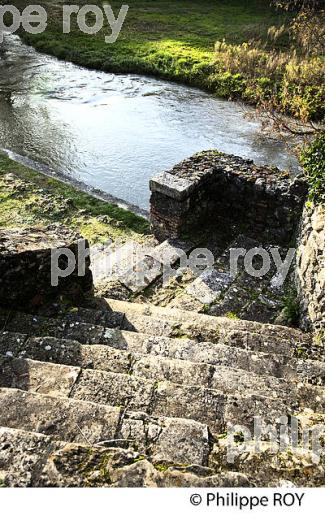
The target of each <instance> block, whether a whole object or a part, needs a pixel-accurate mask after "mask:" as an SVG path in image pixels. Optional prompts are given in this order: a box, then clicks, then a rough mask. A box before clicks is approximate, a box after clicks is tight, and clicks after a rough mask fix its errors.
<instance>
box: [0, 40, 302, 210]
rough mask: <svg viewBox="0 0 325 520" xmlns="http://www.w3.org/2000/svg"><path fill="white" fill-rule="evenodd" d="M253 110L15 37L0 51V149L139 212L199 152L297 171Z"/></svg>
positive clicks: (283, 149)
mask: <svg viewBox="0 0 325 520" xmlns="http://www.w3.org/2000/svg"><path fill="white" fill-rule="evenodd" d="M252 113H253V110H252V109H248V108H245V109H244V108H243V107H242V106H240V105H239V104H238V103H234V102H228V101H224V100H221V99H218V98H215V97H213V96H212V95H211V94H207V93H204V92H202V91H200V90H197V89H194V88H190V87H186V86H182V85H178V84H174V83H171V82H167V81H163V80H160V79H153V78H149V77H144V76H138V75H135V74H120V75H116V74H109V73H104V72H96V71H92V70H87V69H84V68H81V67H77V66H75V65H72V64H70V63H65V62H63V61H58V60H56V59H55V58H52V57H49V56H45V55H42V54H39V53H37V52H36V51H35V50H33V49H32V48H30V47H27V46H26V45H24V44H22V43H21V41H20V39H19V38H18V37H17V36H12V35H7V36H6V37H5V41H4V43H3V44H1V45H0V148H2V149H6V150H9V151H10V152H11V156H12V157H15V158H18V159H19V160H21V161H23V162H26V163H27V164H31V165H32V166H34V167H36V168H39V169H41V170H43V171H45V172H47V173H50V174H53V175H62V176H64V177H65V178H68V180H70V181H71V182H76V181H79V182H81V183H83V185H87V186H89V187H91V188H96V189H97V190H102V191H103V192H105V193H107V194H110V195H112V196H114V197H116V198H118V199H122V200H125V201H127V202H128V203H131V204H134V205H136V206H139V207H140V208H144V209H147V208H148V205H149V179H150V178H151V177H152V176H154V175H155V174H156V173H158V172H160V171H162V170H164V169H167V168H170V167H171V166H173V165H174V164H175V163H177V162H179V161H181V160H182V159H184V158H186V157H188V156H189V155H191V154H193V153H194V152H198V151H202V150H204V149H209V148H217V149H219V150H221V151H223V152H226V153H233V154H236V155H240V156H243V157H247V158H250V159H253V160H254V161H255V162H256V163H258V164H269V165H275V166H278V167H280V168H282V169H286V170H290V171H292V172H293V173H294V172H296V171H297V170H298V163H297V160H296V158H295V157H294V155H293V153H291V152H290V151H288V149H287V147H286V146H285V145H284V144H283V142H281V141H279V140H277V139H271V138H270V137H266V136H265V135H264V134H263V133H262V130H261V123H260V122H258V121H256V120H252V118H250V117H247V115H249V114H252Z"/></svg>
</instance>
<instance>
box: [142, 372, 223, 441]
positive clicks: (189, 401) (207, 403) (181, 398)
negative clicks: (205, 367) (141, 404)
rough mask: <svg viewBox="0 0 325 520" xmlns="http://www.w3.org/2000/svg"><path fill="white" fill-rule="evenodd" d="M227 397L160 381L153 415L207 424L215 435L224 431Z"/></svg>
mask: <svg viewBox="0 0 325 520" xmlns="http://www.w3.org/2000/svg"><path fill="white" fill-rule="evenodd" d="M225 401H226V397H225V396H224V395H223V394H222V393H218V392H216V391H214V390H210V389H208V388H201V387H195V386H191V387H181V386H179V385H176V384H173V383H168V382H167V381H160V382H158V383H157V388H156V391H155V396H154V402H153V406H152V414H156V415H163V414H164V415H166V416H169V417H185V418H186V419H193V420H195V421H199V422H203V423H205V424H207V425H208V426H209V428H210V430H211V431H212V432H214V433H220V431H223V424H224V422H223V421H224V407H225Z"/></svg>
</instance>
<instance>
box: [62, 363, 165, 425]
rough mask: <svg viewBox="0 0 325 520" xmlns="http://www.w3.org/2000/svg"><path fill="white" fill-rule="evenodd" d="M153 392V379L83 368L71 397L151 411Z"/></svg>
mask: <svg viewBox="0 0 325 520" xmlns="http://www.w3.org/2000/svg"><path fill="white" fill-rule="evenodd" d="M153 392H154V383H153V382H152V381H146V380H145V379H140V378H137V377H132V376H129V375H127V374H117V373H114V372H100V371H94V370H83V371H82V373H81V375H80V377H79V379H78V381H77V382H76V384H75V385H74V387H73V389H72V392H71V397H73V398H74V399H80V400H82V401H93V402H95V403H100V404H107V405H111V406H121V407H123V408H129V409H131V410H136V411H137V410H138V411H142V412H149V409H150V404H151V400H152V396H153ZM158 415H164V414H158Z"/></svg>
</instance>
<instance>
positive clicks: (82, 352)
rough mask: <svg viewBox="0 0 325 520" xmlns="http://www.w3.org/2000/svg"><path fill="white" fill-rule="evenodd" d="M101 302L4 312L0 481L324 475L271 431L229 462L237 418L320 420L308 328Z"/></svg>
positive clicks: (101, 482)
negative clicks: (277, 444)
mask: <svg viewBox="0 0 325 520" xmlns="http://www.w3.org/2000/svg"><path fill="white" fill-rule="evenodd" d="M92 305H93V306H92V307H91V308H75V309H72V310H70V311H67V310H66V309H62V308H61V307H59V306H52V307H51V308H49V309H47V310H46V311H45V310H44V311H43V314H42V315H40V314H38V315H31V314H26V313H21V312H10V311H7V310H2V312H1V314H0V329H1V335H0V403H1V406H0V483H1V482H2V483H3V485H9V486H112V487H121V486H130V487H131V486H159V487H171V486H183V487H185V486H195V487H196V486H212V487H218V486H223V487H236V486H272V485H273V486H276V485H286V484H287V483H288V482H290V483H291V484H294V485H300V486H302V485H304V486H308V485H323V484H324V483H325V469H324V460H323V459H322V458H321V459H320V460H317V461H316V460H315V458H313V456H312V453H311V452H310V451H306V450H304V449H301V448H297V449H295V450H294V452H292V450H291V448H290V449H289V448H288V450H284V451H283V452H278V453H277V452H274V449H272V446H271V445H270V443H269V440H268V439H267V438H266V437H265V438H264V437H263V440H262V442H261V446H262V448H261V452H260V453H256V451H255V449H254V445H253V444H252V443H251V444H250V443H248V444H247V446H246V447H245V450H241V449H240V441H238V445H237V444H236V446H235V452H236V453H235V456H234V460H233V461H232V462H229V461H228V459H227V453H228V452H227V449H228V445H227V443H228V437H227V431H228V427H229V425H235V424H236V425H241V426H242V427H243V428H245V427H246V428H248V429H250V431H252V428H253V419H254V416H258V417H261V418H262V419H263V421H264V422H265V424H267V425H270V426H275V425H276V424H277V422H278V421H279V418H280V417H289V418H291V420H292V417H296V418H299V419H301V421H303V423H302V424H308V425H311V426H312V427H314V426H315V425H320V424H324V417H325V391H324V381H325V363H324V361H322V359H321V357H320V354H319V353H318V351H317V350H314V349H313V347H312V345H311V341H310V337H309V335H308V334H304V333H303V332H301V331H299V330H294V329H290V328H286V327H281V326H276V325H271V324H263V323H255V322H250V321H240V320H232V319H228V318H225V317H214V316H208V315H203V314H197V313H195V312H189V311H184V310H183V309H178V308H173V307H157V306H154V305H150V304H141V303H130V302H126V301H120V300H109V299H101V300H95V302H93V304H92ZM289 425H290V422H289ZM239 437H240V435H239ZM236 450H237V451H236Z"/></svg>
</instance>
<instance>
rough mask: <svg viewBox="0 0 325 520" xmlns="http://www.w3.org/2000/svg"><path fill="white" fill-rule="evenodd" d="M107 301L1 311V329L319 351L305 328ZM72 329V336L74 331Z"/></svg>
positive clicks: (93, 339)
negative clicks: (64, 308) (45, 311)
mask: <svg viewBox="0 0 325 520" xmlns="http://www.w3.org/2000/svg"><path fill="white" fill-rule="evenodd" d="M107 302H108V303H107V306H106V307H105V309H104V310H95V309H83V308H81V309H76V311H75V312H66V313H59V314H58V316H57V319H55V318H53V317H48V316H32V315H28V314H24V313H19V312H16V313H12V314H11V313H10V314H8V313H6V312H4V311H2V313H0V326H2V328H3V329H4V330H9V331H12V332H22V333H26V334H29V335H30V334H33V335H39V336H41V335H43V336H44V335H46V336H56V337H59V336H60V335H61V336H63V335H64V334H67V333H69V337H70V338H71V339H77V340H79V338H80V336H82V335H84V336H85V338H86V341H84V342H85V343H105V336H106V335H107V334H108V335H109V334H110V332H109V329H114V328H118V329H120V330H124V331H129V332H137V333H140V334H147V335H150V336H163V337H169V338H173V339H188V340H192V341H195V342H196V343H198V342H212V343H223V344H227V345H229V346H232V347H236V348H243V349H245V350H254V351H260V352H267V353H273V354H277V355H283V356H287V357H293V356H295V357H296V356H297V355H299V356H301V357H306V356H308V357H310V358H313V357H315V358H316V359H317V358H319V353H314V352H313V351H312V348H311V344H310V336H309V335H308V334H303V333H302V332H300V331H297V330H294V329H290V328H287V327H280V326H273V325H264V324H260V323H253V322H248V321H240V320H231V319H227V318H218V317H212V316H206V315H203V314H196V313H191V312H185V311H180V310H179V309H176V310H175V309H166V308H163V307H155V306H153V305H150V306H148V305H141V304H135V303H129V302H121V301H118V300H107ZM175 313H176V314H175ZM187 320H189V321H187ZM75 331H76V332H75ZM74 334H75V335H76V336H77V337H73V336H74ZM314 354H315V355H314Z"/></svg>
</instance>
